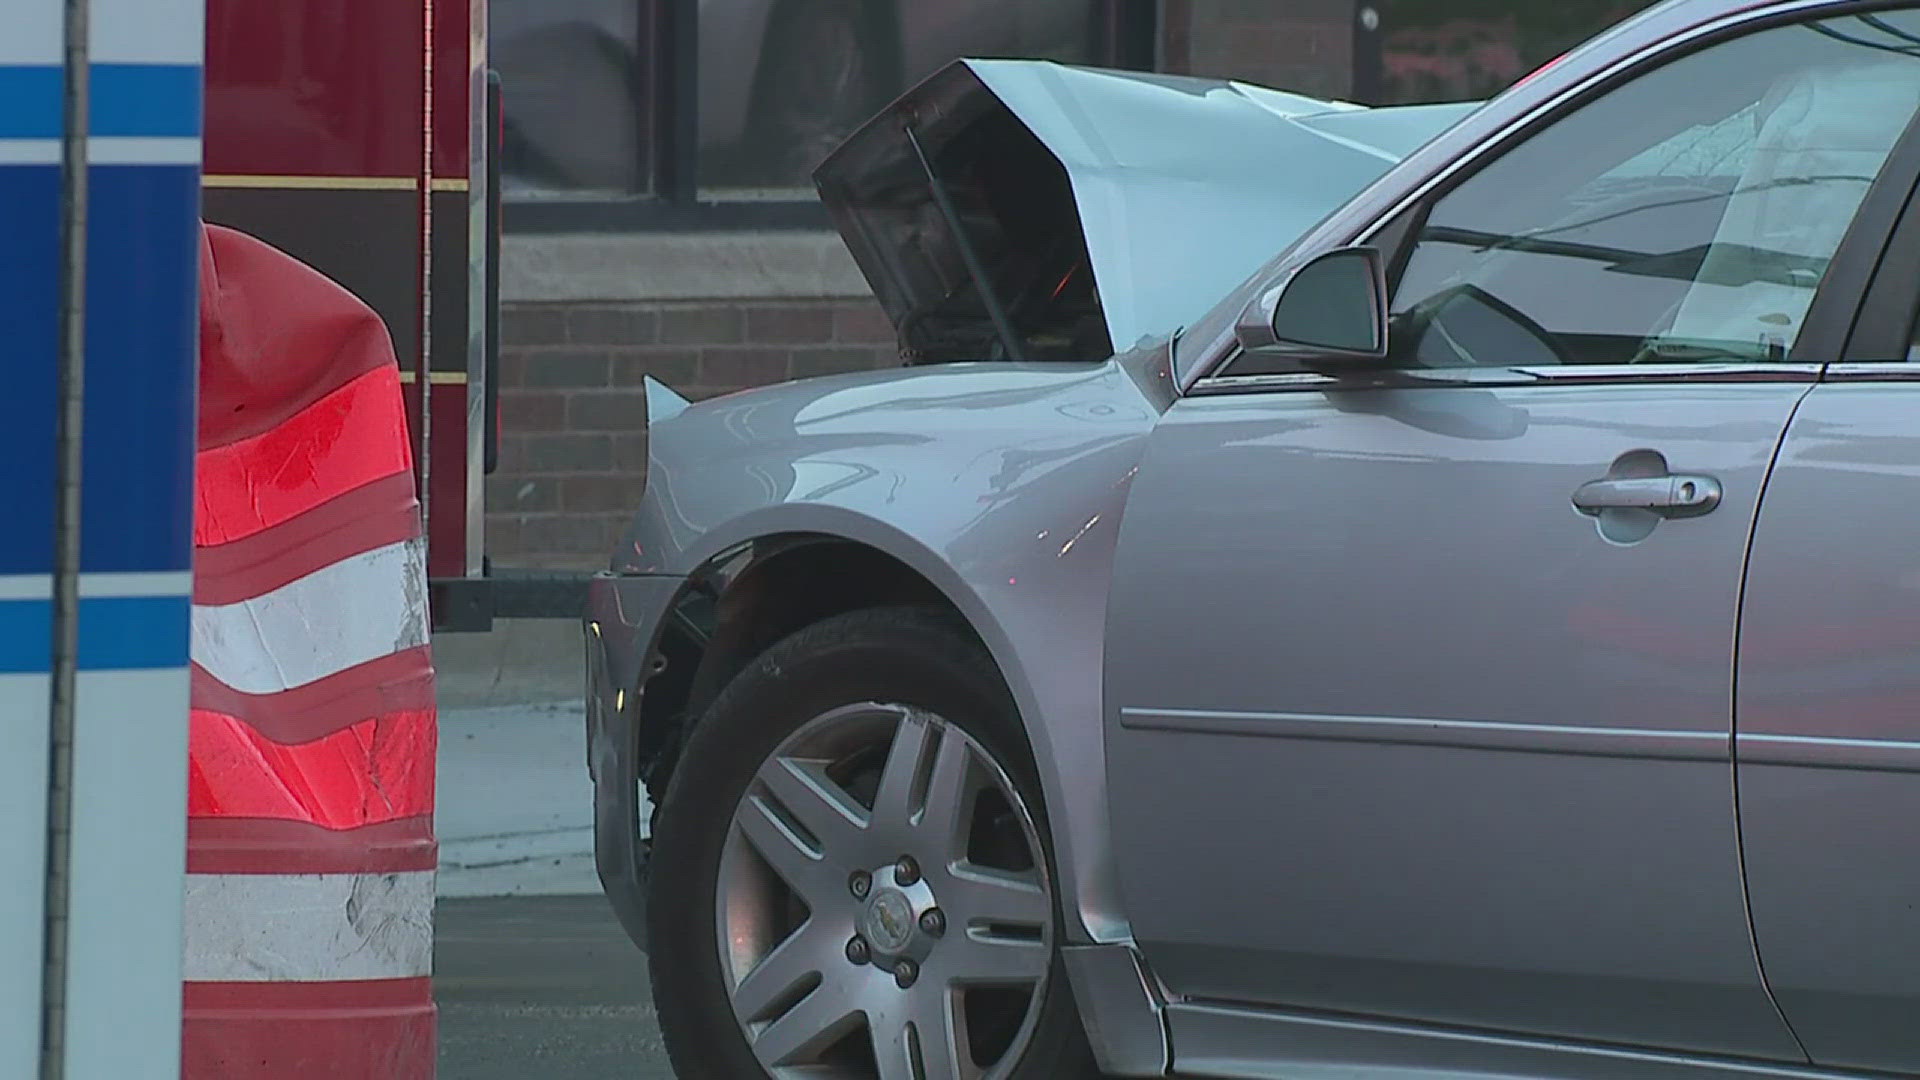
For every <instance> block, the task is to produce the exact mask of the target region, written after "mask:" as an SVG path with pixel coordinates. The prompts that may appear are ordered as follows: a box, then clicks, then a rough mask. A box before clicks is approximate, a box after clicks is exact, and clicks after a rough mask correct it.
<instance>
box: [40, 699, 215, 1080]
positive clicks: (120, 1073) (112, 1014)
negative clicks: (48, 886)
mask: <svg viewBox="0 0 1920 1080" xmlns="http://www.w3.org/2000/svg"><path fill="white" fill-rule="evenodd" d="M76 693H77V697H76V699H75V703H76V705H77V707H78V711H79V720H78V722H77V723H76V725H75V729H74V747H73V851H72V863H71V878H70V882H71V895H70V897H69V904H70V907H69V908H68V911H67V925H68V934H67V939H68V941H67V1040H68V1050H67V1070H68V1071H67V1075H68V1076H73V1077H81V1076H102V1077H116V1078H119V1077H126V1078H132V1077H142V1076H145V1077H154V1076H158V1075H161V1073H160V1071H159V1070H157V1069H156V1068H155V1067H154V1064H153V1062H154V1058H155V1056H156V1055H162V1054H164V1055H167V1057H166V1059H165V1060H168V1061H177V1060H179V1053H180V1006H179V993H180V991H179V987H180V914H181V913H180V878H181V876H182V875H183V874H184V873H185V872H186V869H187V866H186V863H187V671H186V668H184V667H177V668H173V669H172V670H158V671H82V672H81V673H80V675H79V686H78V690H77V692H76Z"/></svg>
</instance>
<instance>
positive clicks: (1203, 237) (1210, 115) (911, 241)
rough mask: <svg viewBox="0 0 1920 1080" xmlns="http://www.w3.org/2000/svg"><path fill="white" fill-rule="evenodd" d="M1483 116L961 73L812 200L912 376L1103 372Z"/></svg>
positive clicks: (908, 109) (827, 168)
mask: <svg viewBox="0 0 1920 1080" xmlns="http://www.w3.org/2000/svg"><path fill="white" fill-rule="evenodd" d="M1476 105H1477V103H1466V104H1457V105H1423V106H1402V107H1393V108H1377V109H1369V108H1365V107H1362V106H1357V105H1350V104H1345V103H1341V102H1331V101H1322V100H1319V99H1315V98H1309V97H1303V96H1300V95H1297V94H1289V93H1283V92H1281V91H1277V90H1268V89H1265V88H1262V87H1257V86H1250V85H1247V84H1244V83H1237V82H1226V81H1221V80H1215V79H1199V78H1190V77H1184V76H1168V75H1153V74H1142V73H1137V72H1121V71H1108V70H1101V69H1096V68H1080V67H1068V66H1064V65H1060V64H1055V63H1052V62H1049V61H1036V60H961V61H956V62H955V63H953V64H951V65H949V66H948V67H946V68H944V69H942V70H941V71H940V72H938V73H936V74H935V75H933V76H932V77H930V78H928V79H927V80H926V81H925V82H923V83H921V84H920V85H919V86H918V87H915V88H914V89H913V90H911V91H909V92H908V93H907V94H906V95H905V96H903V97H902V98H900V100H898V101H896V102H895V103H894V104H893V105H891V106H889V107H888V108H887V109H886V111H884V112H882V113H881V114H880V115H879V116H877V117H875V118H874V119H873V120H872V121H870V122H868V123H867V124H866V125H865V126H864V127H862V128H861V129H860V130H859V131H857V132H855V133H854V134H853V135H852V136H851V137H850V138H849V139H848V140H847V141H846V142H845V143H844V144H842V145H841V147H840V148H839V149H838V150H836V151H835V152H834V153H833V155H832V156H831V157H829V158H828V159H827V160H826V161H825V162H823V163H822V164H821V166H820V167H819V169H817V170H816V171H815V173H814V180H815V182H816V184H817V185H818V186H819V189H820V194H821V198H822V199H823V201H824V202H825V203H826V206H827V209H828V211H829V213H830V214H831V215H832V216H833V219H834V223H835V225H836V226H837V227H838V228H839V230H840V234H841V236H843V237H844V238H845V239H846V242H847V246H848V248H849V249H851V251H852V252H853V257H854V260H855V261H856V262H857V263H858V264H859V266H860V269H861V271H862V272H863V273H864V274H865V275H866V278H867V281H868V283H869V284H870V285H871V286H872V287H873V291H874V293H875V295H876V296H878V297H879V300H880V303H881V306H882V307H884V308H885V310H886V312H887V315H888V317H889V318H891V319H892V320H893V324H894V327H895V328H896V329H897V330H898V331H899V335H900V345H901V349H902V351H903V354H904V355H905V356H906V357H907V359H909V360H912V361H917V362H940V361H951V360H979V359H1015V358H1018V359H1027V360H1047V359H1062V360H1094V359H1105V358H1106V357H1107V356H1110V355H1112V353H1113V352H1114V351H1115V350H1116V349H1126V348H1129V347H1131V346H1133V345H1135V344H1137V343H1139V342H1140V341H1142V340H1143V339H1148V338H1154V337H1160V336H1164V335H1166V334H1169V333H1172V332H1173V331H1175V330H1177V329H1178V328H1180V327H1181V326H1183V325H1185V324H1187V323H1188V322H1190V321H1192V320H1194V319H1195V318H1197V317H1198V316H1200V315H1201V314H1203V313H1204V312H1206V311H1207V310H1208V309H1209V308H1210V307H1211V306H1212V305H1213V304H1215V303H1217V302H1218V301H1219V299H1220V298H1221V297H1222V296H1224V295H1226V294H1227V293H1228V292H1229V291H1230V290H1232V289H1233V288H1234V287H1236V286H1238V285H1239V284H1241V283H1242V282H1243V281H1244V280H1245V279H1246V277H1247V275H1249V274H1251V273H1253V272H1254V271H1255V270H1257V269H1258V268H1259V267H1260V266H1261V265H1262V264H1264V263H1265V262H1266V261H1267V260H1268V259H1269V258H1271V257H1272V256H1273V255H1274V254H1275V253H1277V252H1278V251H1279V250H1280V249H1281V248H1283V247H1285V246H1286V245H1287V244H1288V243H1289V242H1291V241H1293V240H1294V239H1296V238H1297V237H1299V236H1300V235H1302V234H1303V233H1305V232H1306V231H1307V229H1309V228H1310V227H1312V226H1313V225H1314V224H1315V223H1317V222H1318V221H1319V220H1320V219H1321V218H1323V217H1325V216H1326V215H1327V214H1328V213H1330V212H1331V211H1333V210H1334V209H1336V208H1337V207H1339V206H1340V205H1341V204H1342V203H1344V202H1346V200H1347V199H1348V198H1350V197H1351V196H1353V195H1354V194H1355V193H1357V192H1358V191H1359V190H1360V189H1361V188H1363V187H1365V186H1366V185H1367V184H1368V183H1370V182H1372V181H1373V180H1374V179H1375V178H1377V177H1378V176H1379V175H1380V174H1381V173H1383V172H1385V171H1386V170H1387V169H1388V168H1389V167H1390V166H1392V165H1393V164H1394V163H1396V162H1398V161H1399V160H1400V159H1401V158H1402V157H1404V156H1406V155H1407V154H1408V153H1410V152H1411V151H1413V150H1414V149H1415V148H1417V147H1418V146H1420V145H1421V144H1422V143H1424V142H1426V141H1427V140H1428V139H1430V138H1431V137H1433V136H1434V135H1436V134H1438V133H1439V132H1440V131H1441V130H1443V129H1444V128H1446V127H1448V126H1450V125H1451V124H1453V123H1454V122H1455V121H1456V120H1458V119H1459V118H1460V117H1462V116H1464V115H1465V114H1466V113H1467V112H1469V111H1471V110H1472V109H1473V108H1475V107H1476ZM929 166H930V169H929ZM929 171H931V172H932V174H933V175H935V176H937V177H938V178H939V182H938V189H944V191H940V190H937V188H936V185H935V183H933V182H931V181H930V180H929ZM943 194H944V199H943V198H942V195H943ZM943 202H944V204H945V205H944V206H943ZM956 222H957V223H958V228H956V227H955V223H956ZM970 263H972V264H974V265H973V266H970V265H969V264H970ZM974 266H977V267H978V273H976V272H975V269H974ZM981 277H984V278H985V280H986V281H987V282H988V283H989V285H990V295H988V296H983V294H982V290H981V289H980V288H979V284H978V282H979V279H980V278H981ZM996 308H998V309H999V311H998V312H996V311H995V309H996ZM1003 327H1004V330H1003V329H1002V328H1003ZM1010 339H1011V341H1012V343H1013V345H1012V347H1011V348H1010V347H1009V344H1008V342H1009V340H1010Z"/></svg>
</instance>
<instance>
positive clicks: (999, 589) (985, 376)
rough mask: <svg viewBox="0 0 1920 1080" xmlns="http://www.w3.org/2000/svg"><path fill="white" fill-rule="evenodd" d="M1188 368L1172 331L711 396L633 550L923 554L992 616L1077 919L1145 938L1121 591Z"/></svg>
mask: <svg viewBox="0 0 1920 1080" xmlns="http://www.w3.org/2000/svg"><path fill="white" fill-rule="evenodd" d="M1166 367H1167V365H1166V349H1165V348H1164V347H1162V348H1159V349H1156V350H1150V351H1149V353H1148V354H1146V355H1136V356H1134V357H1131V358H1128V359H1127V360H1125V361H1117V362H1112V363H1108V364H1103V365H1072V366H1070V367H1068V366H1062V365H1055V366H1052V367H1050V368H1039V367H1025V368H1022V367H1012V366H1008V365H965V366H953V367H944V368H942V367H936V368H923V369H915V370H914V371H913V372H911V373H901V372H889V373H877V374H866V375H857V376H845V377H839V378H835V379H827V380H814V381H812V382H808V383H802V384H788V385H786V386H782V387H774V388H769V389H767V390H761V391H755V392H752V393H749V394H744V395H739V396H738V399H737V400H732V399H730V400H728V401H721V402H714V403H710V404H709V405H707V406H704V407H703V406H694V407H693V408H691V409H689V410H687V411H686V412H685V413H683V414H682V415H680V416H677V417H674V418H673V419H671V420H669V421H666V422H664V423H661V424H659V425H658V427H657V428H656V430H655V431H654V432H653V433H652V451H651V457H652V460H651V468H650V473H649V478H648V488H647V494H646V497H645V499H644V501H643V505H642V508H641V512H640V513H639V515H637V517H636V519H635V522H634V527H633V529H632V531H631V532H630V533H629V535H628V537H627V538H626V540H625V541H624V542H623V545H622V548H621V549H620V555H619V557H618V558H617V559H616V562H615V567H614V569H616V570H623V571H627V572H635V573H656V574H671V575H675V576H680V575H685V576H687V577H689V578H691V579H695V580H698V579H700V578H701V577H702V576H703V575H706V574H708V573H710V572H712V571H715V570H717V569H719V568H721V567H722V566H724V565H726V564H728V563H729V562H732V561H734V560H736V559H737V557H738V556H737V553H738V552H740V551H741V550H742V549H743V548H745V547H746V546H748V545H751V544H754V543H755V542H759V541H763V540H767V539H769V538H778V537H800V536H804V537H809V538H831V539H835V540H839V541H844V542H848V543H853V544H858V545H862V546H865V547H867V548H870V549H872V550H874V551H877V552H880V553H882V554H884V555H887V556H889V557H891V558H893V559H895V560H897V561H899V562H900V563H902V564H904V565H906V566H907V567H909V568H911V569H912V570H913V571H915V572H916V573H918V574H919V575H920V576H921V577H922V578H924V579H925V580H926V581H927V582H929V583H930V584H931V585H933V587H934V588H935V589H937V590H938V591H939V592H940V593H941V594H942V595H943V596H945V597H946V598H947V600H948V601H949V602H950V603H951V604H952V605H953V607H954V608H955V609H956V610H957V611H958V612H959V613H960V614H961V616H962V617H964V618H965V619H966V620H967V621H968V622H969V624H970V625H971V626H972V628H973V629H974V631H975V632H976V633H977V634H978V635H979V637H980V638H981V640H982V641H983V643H984V644H985V645H986V647H987V649H988V651H989V652H990V653H991V655H992V657H993V659H994V660H995V662H996V663H997V664H998V666H999V668H1000V671H1001V673H1002V675H1003V677H1004V678H1005V679H1006V681H1007V684H1008V686H1009V688H1010V689H1011V691H1012V693H1013V696H1014V700H1015V702H1016V704H1017V705H1018V707H1019V709H1020V713H1021V716H1022V718H1023V721H1024V723H1025V725H1026V728H1027V731H1028V734H1029V741H1030V744H1031V745H1032V748H1033V752H1034V756H1035V759H1036V762H1037V764H1038V765H1039V766H1040V775H1041V777H1042V783H1043V796H1044V798H1045V800H1046V805H1047V810H1048V814H1049V817H1050V819H1051V822H1052V825H1053V833H1054V846H1055V856H1056V862H1057V863H1058V869H1059V875H1060V878H1061V880H1060V889H1061V895H1062V896H1063V898H1064V899H1065V901H1066V903H1065V904H1064V906H1065V908H1066V909H1067V910H1068V911H1069V912H1071V913H1072V917H1070V919H1069V926H1068V934H1067V936H1068V938H1069V939H1070V940H1072V941H1076V942H1087V941H1115V940H1124V939H1125V938H1126V935H1127V929H1126V921H1125V918H1124V915H1123V913H1122V911H1121V909H1120V905H1119V900H1118V894H1117V886H1116V880H1115V877H1114V872H1113V860H1112V853H1111V848H1112V843H1111V838H1110V836H1109V834H1108V828H1107V792H1106V766H1105V738H1104V726H1103V713H1102V700H1101V685H1102V679H1101V671H1102V664H1103V656H1104V632H1105V615H1106V597H1107V591H1108V585H1109V582H1110V578H1111V573H1112V567H1113V554H1114V544H1115V541H1116V539H1117V537H1118V534H1119V523H1120V516H1121V513H1122V511H1123V510H1124V507H1125V502H1126V495H1127V492H1128V489H1129V486H1130V484H1131V481H1132V477H1133V474H1134V472H1135V467H1136V466H1137V465H1138V463H1139V460H1140V455H1141V454H1142V452H1143V451H1144V449H1145V443H1146V435H1147V434H1148V432H1150V431H1151V429H1152V425H1153V421H1154V420H1155V419H1156V418H1157V416H1158V415H1159V412H1160V411H1162V410H1163V409H1164V408H1165V405H1166V403H1167V402H1168V401H1170V400H1171V398H1170V395H1168V394H1166V393H1165V392H1164V390H1162V389H1160V388H1161V387H1164V386H1165V385H1167V384H1168V383H1169V381H1170V379H1169V376H1168V373H1167V370H1166ZM863 402H865V403H866V404H862V403H863ZM903 402H911V406H910V408H911V414H910V417H909V415H908V414H907V413H903V412H899V411H896V410H897V409H898V408H899V407H901V405H902V403H903ZM863 413H864V414H866V415H865V418H864V419H863V418H862V414H863ZM969 414H971V415H969ZM809 416H811V417H814V418H816V419H814V420H809V419H808V417H809ZM903 420H904V421H906V422H905V423H902V421H903ZM895 425H898V427H895ZM809 429H811V430H809Z"/></svg>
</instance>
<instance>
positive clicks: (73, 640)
mask: <svg viewBox="0 0 1920 1080" xmlns="http://www.w3.org/2000/svg"><path fill="white" fill-rule="evenodd" d="M87 3H88V0H66V41H65V46H66V47H65V53H66V57H65V63H66V95H65V101H64V102H63V109H62V124H61V129H60V132H61V134H60V186H61V191H60V249H61V250H60V254H61V260H62V266H61V273H60V355H59V363H60V369H59V405H58V410H59V411H58V414H57V418H56V420H55V429H54V447H55V451H54V452H55V465H54V470H55V471H54V478H55V479H54V518H53V527H54V545H53V641H52V646H53V648H52V661H53V662H52V677H53V687H52V695H51V700H52V706H51V708H50V709H49V710H48V716H47V876H46V883H45V887H46V891H45V894H44V902H45V913H44V919H45V922H44V926H43V933H44V939H43V941H42V944H41V948H42V953H41V965H40V1080H64V1078H65V1076H66V1072H67V1066H66V1027H67V1023H66V1021H67V932H68V922H67V913H68V907H69V900H70V895H69V889H70V885H71V882H70V880H69V872H70V867H71V862H72V847H73V731H74V696H75V692H76V690H77V688H78V683H79V670H80V664H79V660H80V657H79V651H80V640H79V639H80V634H79V630H80V470H81V466H82V460H83V457H82V454H81V447H82V443H81V434H82V432H81V422H82V417H83V405H84V402H85V390H86V308H87V91H88V74H89V72H88V68H87Z"/></svg>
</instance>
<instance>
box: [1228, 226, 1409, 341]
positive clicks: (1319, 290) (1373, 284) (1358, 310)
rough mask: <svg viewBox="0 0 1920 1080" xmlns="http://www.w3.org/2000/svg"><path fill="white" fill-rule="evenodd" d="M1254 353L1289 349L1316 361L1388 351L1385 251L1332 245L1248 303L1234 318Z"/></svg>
mask: <svg viewBox="0 0 1920 1080" xmlns="http://www.w3.org/2000/svg"><path fill="white" fill-rule="evenodd" d="M1234 336H1235V337H1237V338H1238V339H1239V341H1240V347H1241V348H1242V349H1245V350H1246V351H1247V352H1250V353H1257V354H1261V355H1275V356H1289V357H1294V358H1296V359H1298V360H1299V362H1301V363H1302V364H1304V365H1306V366H1308V367H1320V366H1327V367H1335V366H1339V367H1351V366H1361V365H1365V364H1368V363H1374V362H1378V361H1380V360H1383V359H1385V358H1386V355H1387V278H1386V272H1385V268H1384V265H1383V264H1382V262H1381V259H1380V252H1379V251H1377V250H1375V249H1374V248H1366V247H1351V248H1340V249H1338V250H1336V251H1329V252H1327V253H1326V254H1324V255H1320V256H1318V257H1316V258H1314V259H1311V260H1309V261H1308V262H1306V263H1303V264H1302V265H1301V266H1300V267H1299V268H1298V269H1296V270H1294V271H1293V273H1291V274H1289V275H1288V276H1287V277H1286V278H1284V279H1283V280H1281V281H1279V282H1276V283H1275V284H1274V285H1273V286H1272V287H1270V288H1268V289H1266V290H1263V291H1262V292H1261V294H1260V295H1259V296H1257V297H1255V298H1254V300H1253V302H1252V303H1250V304H1248V305H1247V307H1246V309H1245V310H1244V311H1242V312H1241V313H1240V319H1239V321H1238V322H1237V323H1235V324H1234Z"/></svg>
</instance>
